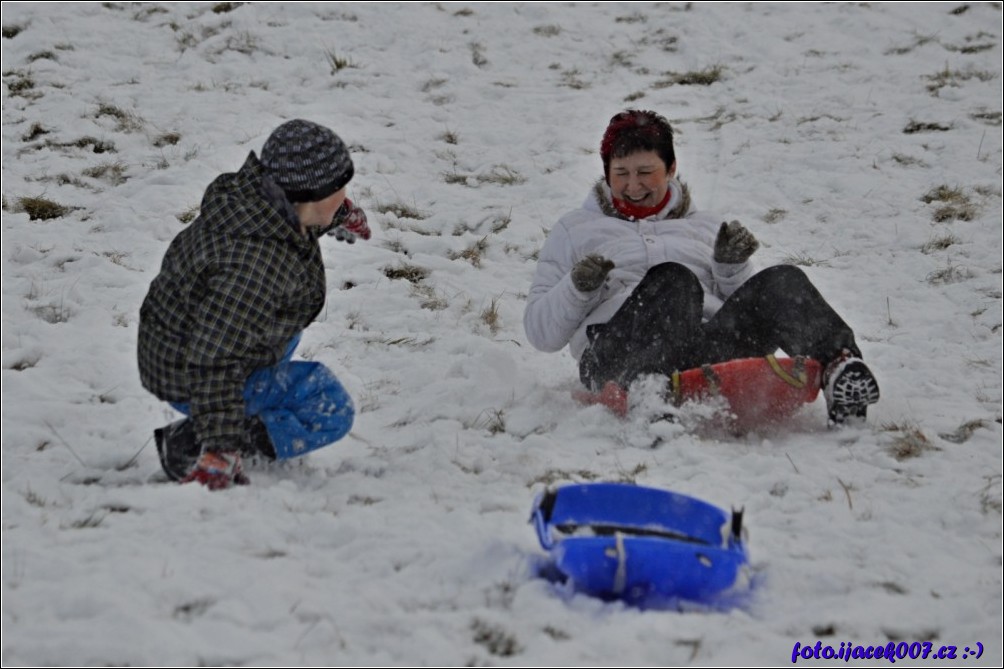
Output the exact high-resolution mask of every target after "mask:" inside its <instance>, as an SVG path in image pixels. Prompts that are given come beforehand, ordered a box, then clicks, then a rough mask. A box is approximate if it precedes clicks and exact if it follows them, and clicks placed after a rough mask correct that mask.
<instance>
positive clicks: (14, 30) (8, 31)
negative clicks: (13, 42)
mask: <svg viewBox="0 0 1004 669" xmlns="http://www.w3.org/2000/svg"><path fill="white" fill-rule="evenodd" d="M24 29H25V26H20V25H17V24H14V23H11V24H9V25H5V26H3V28H2V29H0V34H2V35H3V38H4V39H14V38H15V37H17V36H18V35H20V34H21V31H22V30H24Z"/></svg>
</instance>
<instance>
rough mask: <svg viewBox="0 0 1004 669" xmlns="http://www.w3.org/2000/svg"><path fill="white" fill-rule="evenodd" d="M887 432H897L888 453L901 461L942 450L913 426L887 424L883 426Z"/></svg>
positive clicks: (889, 445)
mask: <svg viewBox="0 0 1004 669" xmlns="http://www.w3.org/2000/svg"><path fill="white" fill-rule="evenodd" d="M882 429H883V430H884V431H886V432H896V433H898V434H896V435H895V436H894V437H893V439H892V441H891V442H890V443H889V444H888V448H887V450H888V452H889V454H890V455H892V457H894V458H896V459H897V460H899V461H903V460H909V459H911V458H917V457H920V456H921V455H923V454H924V453H926V452H928V451H939V450H941V449H940V448H938V447H937V446H935V445H934V444H932V443H931V441H930V440H929V439H928V438H927V437H926V436H925V435H924V433H923V432H921V430H920V428H918V427H917V426H915V425H912V424H908V423H907V424H895V423H893V424H886V425H883V426H882Z"/></svg>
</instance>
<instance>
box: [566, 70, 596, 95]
mask: <svg viewBox="0 0 1004 669" xmlns="http://www.w3.org/2000/svg"><path fill="white" fill-rule="evenodd" d="M581 75H582V73H581V72H580V71H579V70H578V69H576V68H573V69H571V70H565V71H564V72H562V73H561V84H560V85H561V86H564V87H565V88H571V89H572V90H575V91H582V90H585V89H587V88H589V82H588V81H585V80H584V79H583V78H582V76H581Z"/></svg>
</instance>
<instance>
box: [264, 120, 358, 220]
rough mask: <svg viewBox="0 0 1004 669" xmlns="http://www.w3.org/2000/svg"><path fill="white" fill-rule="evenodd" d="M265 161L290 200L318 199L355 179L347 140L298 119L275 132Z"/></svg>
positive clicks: (271, 174)
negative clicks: (346, 144)
mask: <svg viewBox="0 0 1004 669" xmlns="http://www.w3.org/2000/svg"><path fill="white" fill-rule="evenodd" d="M261 164H262V166H263V167H264V168H265V170H266V171H267V172H268V173H269V175H270V176H271V177H272V180H273V181H275V183H276V185H277V186H279V188H281V189H282V190H283V192H284V193H285V194H286V197H287V198H288V199H289V201H290V202H317V201H318V200H323V199H324V198H326V197H328V196H329V195H331V194H332V193H334V192H336V191H338V190H340V189H341V188H342V187H343V186H345V184H347V183H348V182H349V180H350V179H352V175H353V173H354V171H355V170H354V168H353V166H352V157H351V156H349V150H348V149H347V148H346V147H345V143H344V142H342V140H341V139H340V138H339V137H338V135H336V134H335V133H333V132H331V131H330V130H328V129H327V128H325V127H324V126H322V125H318V124H316V123H312V122H310V121H304V120H302V119H296V120H293V121H287V122H285V123H283V124H282V125H280V126H279V127H278V128H276V129H275V130H273V131H272V134H271V135H269V138H268V139H267V140H266V141H265V146H264V147H262V150H261Z"/></svg>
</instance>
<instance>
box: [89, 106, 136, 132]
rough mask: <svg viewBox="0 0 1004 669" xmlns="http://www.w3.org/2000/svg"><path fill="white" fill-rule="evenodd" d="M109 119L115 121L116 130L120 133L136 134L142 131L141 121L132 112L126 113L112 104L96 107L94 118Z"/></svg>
mask: <svg viewBox="0 0 1004 669" xmlns="http://www.w3.org/2000/svg"><path fill="white" fill-rule="evenodd" d="M104 117H109V118H112V119H114V120H115V123H116V128H115V129H116V130H118V131H120V132H136V131H138V130H142V128H143V119H141V118H140V117H139V116H138V115H137V114H134V113H133V112H127V111H125V110H124V109H121V108H120V107H116V106H115V105H113V104H109V103H107V102H102V103H100V104H99V105H98V111H97V112H96V113H95V118H104Z"/></svg>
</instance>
